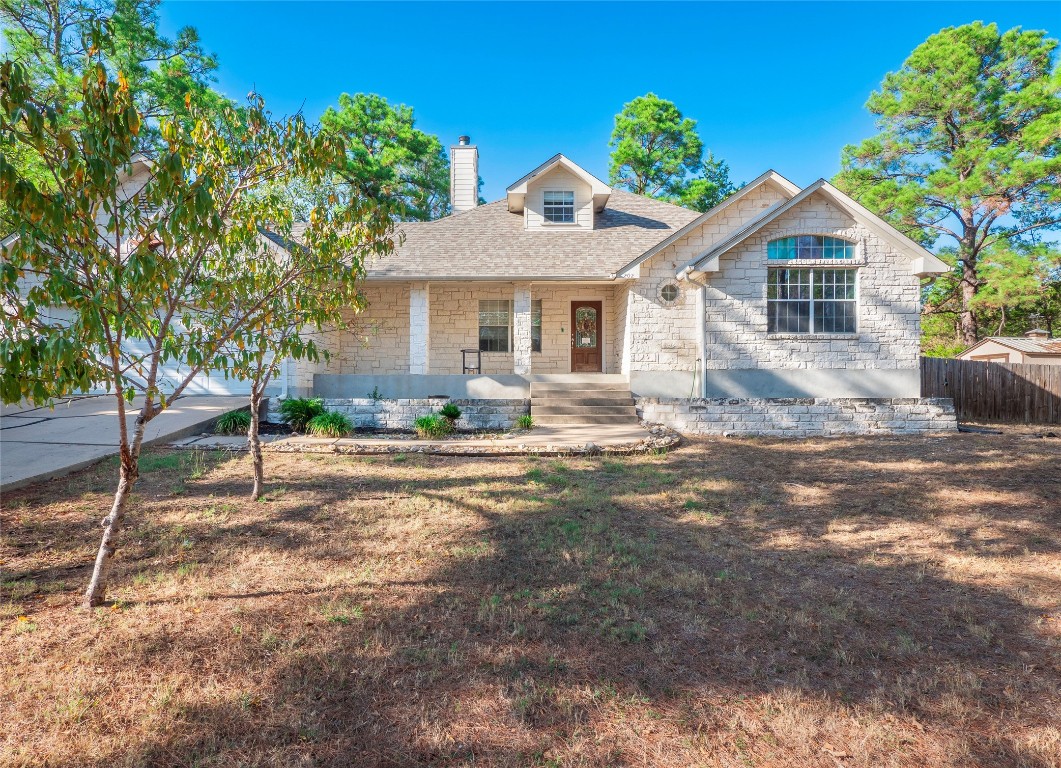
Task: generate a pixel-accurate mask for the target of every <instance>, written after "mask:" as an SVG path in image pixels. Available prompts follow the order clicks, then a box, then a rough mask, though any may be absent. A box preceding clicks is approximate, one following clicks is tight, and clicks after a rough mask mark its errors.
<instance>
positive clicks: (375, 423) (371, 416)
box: [324, 397, 530, 429]
mask: <svg viewBox="0 0 1061 768" xmlns="http://www.w3.org/2000/svg"><path fill="white" fill-rule="evenodd" d="M446 403H452V404H453V405H456V406H457V407H458V408H460V409H461V417H460V419H459V420H458V421H457V428H458V429H509V428H511V427H513V426H515V424H516V419H518V418H519V417H520V416H523V415H524V414H527V413H530V400H450V399H448V398H441V397H440V398H429V399H424V400H373V399H372V398H369V397H354V398H341V399H335V400H325V401H324V405H325V407H326V408H327V409H328V410H330V411H337V412H339V413H344V414H346V415H347V416H348V417H349V418H350V421H352V422H353V424H354V426H355V427H377V428H383V429H411V428H412V426H413V421H414V420H416V419H417V418H419V417H420V416H427V415H429V414H432V413H437V412H438V410H439V408H441V407H442V406H444V405H445V404H446Z"/></svg>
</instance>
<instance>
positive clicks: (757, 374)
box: [288, 137, 954, 434]
mask: <svg viewBox="0 0 1061 768" xmlns="http://www.w3.org/2000/svg"><path fill="white" fill-rule="evenodd" d="M451 168H452V171H451V174H452V177H453V178H452V189H453V195H452V205H453V214H452V215H450V216H447V217H445V218H443V219H439V220H437V221H430V222H416V223H405V224H402V225H401V230H402V231H403V232H404V240H403V241H400V242H399V243H398V244H397V246H396V248H395V251H394V253H393V254H392V255H389V256H387V257H384V258H381V259H379V260H377V261H374V262H373V263H371V264H369V265H368V272H367V279H366V283H365V288H364V293H365V297H366V299H367V302H368V306H367V309H366V310H365V311H364V312H362V313H361V314H360V315H357V316H355V315H353V314H351V315H350V316H349V317H348V320H349V322H350V324H351V330H347V331H341V332H340V331H335V332H332V333H329V334H326V335H325V337H324V339H323V340H322V343H323V344H324V346H326V347H328V348H329V349H330V350H331V359H330V360H329V361H328V362H327V363H325V362H321V363H318V364H305V363H304V364H298V365H292V366H291V374H290V379H289V382H288V383H289V385H290V387H291V391H292V392H297V393H301V394H316V395H318V396H322V397H325V398H326V399H328V400H330V401H331V404H332V406H333V407H339V408H345V409H346V410H347V411H348V412H349V413H350V414H351V415H353V416H354V418H355V419H356V420H357V421H358V422H359V423H378V424H388V425H394V424H406V423H408V421H410V420H411V418H412V417H413V416H414V415H416V414H417V413H421V412H423V411H424V410H429V409H430V408H432V407H435V406H436V405H437V402H436V401H435V400H434V399H431V396H435V395H439V396H446V397H449V398H452V399H456V400H458V401H460V402H461V403H462V407H464V408H465V411H466V413H467V414H468V417H467V421H468V423H470V424H473V425H477V426H486V425H500V424H505V423H509V422H510V421H511V420H512V419H513V418H514V417H515V416H516V415H518V414H519V413H523V412H526V410H527V408H528V407H529V406H530V404H531V399H532V397H533V399H534V403H535V406H534V408H535V410H534V411H533V415H534V416H535V420H536V421H538V422H539V423H541V422H549V421H551V422H556V421H564V420H565V419H567V420H571V421H597V422H599V421H610V420H614V419H618V418H620V415H621V414H627V417H629V414H630V413H631V412H632V409H630V408H629V406H627V407H626V410H623V409H620V408H618V403H619V401H625V402H626V403H629V402H630V398H631V396H632V397H633V399H634V401H635V402H636V404H637V408H638V413H639V414H640V415H642V416H643V417H644V418H646V419H648V420H653V421H665V422H669V423H671V424H674V425H676V426H678V427H680V428H684V429H687V430H691V431H700V432H723V431H743V432H765V433H785V434H806V433H812V432H834V431H889V430H901V429H911V430H917V431H927V430H930V429H936V428H940V427H941V426H942V427H947V426H949V427H950V428H953V426H954V419H953V415H952V413H949V412H948V410H947V407H946V406H945V405H943V404H940V403H938V402H936V401H932V402H928V401H921V400H920V389H919V388H920V384H919V371H918V364H919V354H920V309H921V306H920V295H921V285H922V279H923V278H931V277H933V276H935V275H938V274H942V273H944V272H946V271H948V267H947V265H946V264H944V263H943V262H941V261H940V260H939V259H937V258H936V257H935V256H933V255H932V254H931V253H930V252H928V251H927V250H925V249H924V248H922V247H921V246H919V245H918V244H917V243H915V242H913V241H912V240H910V239H909V238H907V237H905V236H904V235H902V234H901V233H899V232H898V231H896V230H895V229H894V228H892V227H891V226H889V225H888V224H887V223H886V222H884V221H883V220H881V219H880V218H878V217H877V216H875V215H874V214H873V213H871V212H869V211H868V210H866V209H865V208H863V207H862V206H861V205H859V204H858V203H856V202H855V201H854V200H852V199H851V198H849V197H848V196H847V195H845V194H843V193H842V192H840V191H839V190H837V189H836V188H835V187H833V186H832V185H830V184H829V183H828V182H826V181H824V180H819V181H817V182H815V183H814V184H811V185H810V186H809V187H806V188H805V189H800V188H799V187H798V186H796V185H795V184H793V183H792V182H790V181H788V180H787V179H785V178H784V177H782V176H780V175H779V174H777V173H775V172H773V171H768V172H766V173H764V174H763V175H762V176H760V177H759V178H757V179H755V180H754V181H752V182H750V183H749V184H747V185H746V186H744V187H743V188H742V189H741V190H740V191H738V192H737V193H735V194H734V195H732V196H731V197H729V198H728V199H726V200H725V201H724V202H723V203H721V204H720V205H718V206H716V207H715V208H714V209H712V210H710V211H708V212H706V213H699V212H696V211H691V210H687V209H684V208H681V207H678V206H675V205H671V204H668V203H664V202H660V201H658V200H653V199H651V198H646V197H641V196H638V195H634V194H631V193H629V192H626V191H623V190H619V189H611V188H610V187H609V186H608V185H607V184H605V183H604V182H602V181H601V180H599V179H597V178H595V177H594V176H592V175H591V174H589V173H588V172H586V171H585V170H583V169H582V168H580V167H579V166H578V165H577V164H575V163H574V162H572V161H571V160H569V159H568V158H566V157H565V156H563V155H555V156H554V157H552V158H550V159H549V160H547V161H546V162H544V163H542V164H541V165H539V166H538V167H537V168H535V169H534V170H532V171H531V172H530V173H528V174H527V175H526V176H524V177H523V178H521V179H519V180H517V181H516V182H514V183H513V184H512V185H511V186H510V187H509V188H508V190H507V194H506V197H505V198H504V199H502V200H499V201H497V202H494V203H490V204H488V205H481V206H480V205H477V204H476V203H477V198H476V189H477V185H476V180H477V178H478V150H477V148H476V147H475V146H473V145H471V144H470V143H469V142H468V139H467V137H461V141H460V143H459V144H458V145H457V146H454V147H452V148H451ZM480 358H481V363H480V362H479V360H480ZM475 366H480V369H479V370H475ZM616 391H617V392H620V393H621V396H618V398H617V399H616V401H615V402H616V406H615V407H612V406H611V405H609V402H610V401H608V398H616V396H615V395H614V394H608V393H609V392H616ZM565 393H566V394H567V395H569V400H570V402H568V403H565V402H564V400H563V398H564V395H565ZM539 395H540V396H541V398H547V399H540V398H539ZM594 396H596V397H594ZM785 398H801V400H800V401H798V402H792V401H785V400H779V399H785ZM852 398H857V399H859V400H857V401H856V400H853V399H852ZM809 399H814V402H811V401H810V400H809ZM867 399H868V400H867ZM565 405H570V406H571V408H564V407H562V406H565ZM539 406H540V407H539ZM554 406H561V407H554ZM580 409H581V410H580Z"/></svg>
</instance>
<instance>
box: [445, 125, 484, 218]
mask: <svg viewBox="0 0 1061 768" xmlns="http://www.w3.org/2000/svg"><path fill="white" fill-rule="evenodd" d="M449 202H450V207H451V208H452V209H453V212H454V213H464V211H470V210H471V209H472V208H474V207H475V206H477V205H478V204H479V150H478V149H477V148H476V146H475V145H474V144H472V143H471V138H470V137H469V136H460V137H458V138H457V143H456V144H455V145H454V146H452V147H450V148H449Z"/></svg>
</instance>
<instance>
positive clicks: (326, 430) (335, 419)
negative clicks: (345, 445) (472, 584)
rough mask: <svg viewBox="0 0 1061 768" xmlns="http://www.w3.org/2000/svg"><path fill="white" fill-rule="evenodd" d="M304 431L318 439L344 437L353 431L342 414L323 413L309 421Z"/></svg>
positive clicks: (348, 420) (333, 412) (334, 412)
mask: <svg viewBox="0 0 1061 768" xmlns="http://www.w3.org/2000/svg"><path fill="white" fill-rule="evenodd" d="M306 431H307V432H309V433H310V434H311V435H317V436H318V437H344V436H345V435H349V434H350V433H351V432H353V431H354V425H353V424H351V423H350V419H348V418H347V416H346V414H344V413H338V412H336V411H325V412H324V413H320V414H317V415H316V416H314V417H313V418H312V419H310V420H309V422H308V423H307V424H306Z"/></svg>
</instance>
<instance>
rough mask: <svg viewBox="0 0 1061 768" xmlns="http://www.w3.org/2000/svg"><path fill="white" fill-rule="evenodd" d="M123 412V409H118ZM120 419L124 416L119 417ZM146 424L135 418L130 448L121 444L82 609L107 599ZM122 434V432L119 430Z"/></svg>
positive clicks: (137, 468)
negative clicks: (112, 491)
mask: <svg viewBox="0 0 1061 768" xmlns="http://www.w3.org/2000/svg"><path fill="white" fill-rule="evenodd" d="M122 410H124V409H122ZM121 417H122V418H123V419H124V413H122V414H121ZM146 426H147V422H146V421H145V420H144V419H143V414H141V418H139V419H137V424H136V436H135V437H134V439H133V442H132V445H129V444H128V443H127V442H126V441H123V445H122V446H121V451H120V459H121V469H120V470H119V478H118V490H117V491H116V492H115V494H114V503H113V504H112V505H111V511H110V514H109V515H107V516H106V517H105V518H103V522H102V525H103V540H102V541H101V542H100V545H99V552H98V553H96V565H95V567H94V568H93V569H92V579H91V581H89V584H88V590H87V591H86V592H85V602H84V607H85V608H95V607H96V606H98V605H102V604H103V602H104V600H106V599H107V577H108V576H109V575H110V569H111V562H112V561H113V559H114V553H115V552H117V551H118V534H119V533H120V531H121V527H122V523H123V522H124V521H125V503H126V501H128V499H129V493H130V492H131V491H132V489H133V486H134V485H135V484H136V480H137V478H138V477H139V474H140V470H139V459H140V445H141V443H142V442H143V437H144V428H145V427H146ZM123 431H124V430H123Z"/></svg>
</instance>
